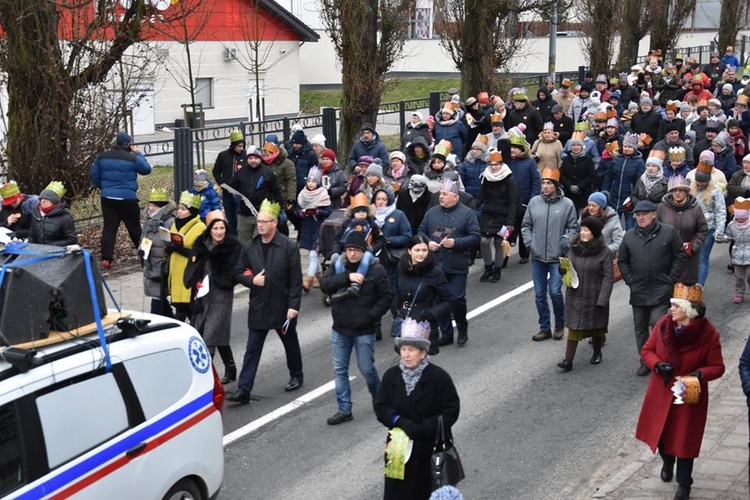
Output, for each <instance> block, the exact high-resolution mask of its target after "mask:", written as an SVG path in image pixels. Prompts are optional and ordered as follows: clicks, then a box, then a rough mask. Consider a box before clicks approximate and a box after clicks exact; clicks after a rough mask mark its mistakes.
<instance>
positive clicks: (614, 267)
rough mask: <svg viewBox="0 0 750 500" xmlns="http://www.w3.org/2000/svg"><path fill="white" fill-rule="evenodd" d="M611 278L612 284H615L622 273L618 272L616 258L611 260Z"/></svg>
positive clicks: (618, 266)
mask: <svg viewBox="0 0 750 500" xmlns="http://www.w3.org/2000/svg"><path fill="white" fill-rule="evenodd" d="M612 276H613V280H612V281H613V283H617V282H618V281H620V280H621V279H622V273H621V272H620V265H619V264H618V263H617V257H615V258H613V259H612Z"/></svg>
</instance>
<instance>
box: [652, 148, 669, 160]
mask: <svg viewBox="0 0 750 500" xmlns="http://www.w3.org/2000/svg"><path fill="white" fill-rule="evenodd" d="M648 156H649V158H651V157H654V158H659V159H660V160H662V161H664V160H666V159H667V154H666V153H665V152H664V151H662V150H660V149H652V150H651V152H650V153H649V154H648Z"/></svg>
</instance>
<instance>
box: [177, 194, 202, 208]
mask: <svg viewBox="0 0 750 500" xmlns="http://www.w3.org/2000/svg"><path fill="white" fill-rule="evenodd" d="M201 201H202V200H201V196H200V195H199V194H190V191H183V192H182V193H180V201H179V203H180V204H182V205H185V206H186V207H188V208H200V207H201Z"/></svg>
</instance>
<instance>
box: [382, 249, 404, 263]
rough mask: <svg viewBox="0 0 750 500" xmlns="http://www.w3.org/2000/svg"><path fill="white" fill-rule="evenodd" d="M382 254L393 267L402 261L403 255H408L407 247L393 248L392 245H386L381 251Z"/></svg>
mask: <svg viewBox="0 0 750 500" xmlns="http://www.w3.org/2000/svg"><path fill="white" fill-rule="evenodd" d="M380 255H381V256H382V257H383V260H385V262H384V263H385V264H387V265H389V266H391V267H396V266H397V265H398V263H399V262H400V261H401V257H403V256H404V255H406V248H391V247H390V246H388V245H385V246H384V247H383V249H382V251H381V252H380Z"/></svg>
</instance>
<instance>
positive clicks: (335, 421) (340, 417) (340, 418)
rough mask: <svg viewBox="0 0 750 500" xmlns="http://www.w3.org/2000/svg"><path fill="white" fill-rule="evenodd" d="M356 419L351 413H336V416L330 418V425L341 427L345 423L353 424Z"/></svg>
mask: <svg viewBox="0 0 750 500" xmlns="http://www.w3.org/2000/svg"><path fill="white" fill-rule="evenodd" d="M353 419H354V417H353V416H352V414H351V413H341V412H336V414H335V415H334V416H332V417H328V420H326V422H328V425H339V424H343V423H344V422H351V421H352V420H353Z"/></svg>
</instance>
